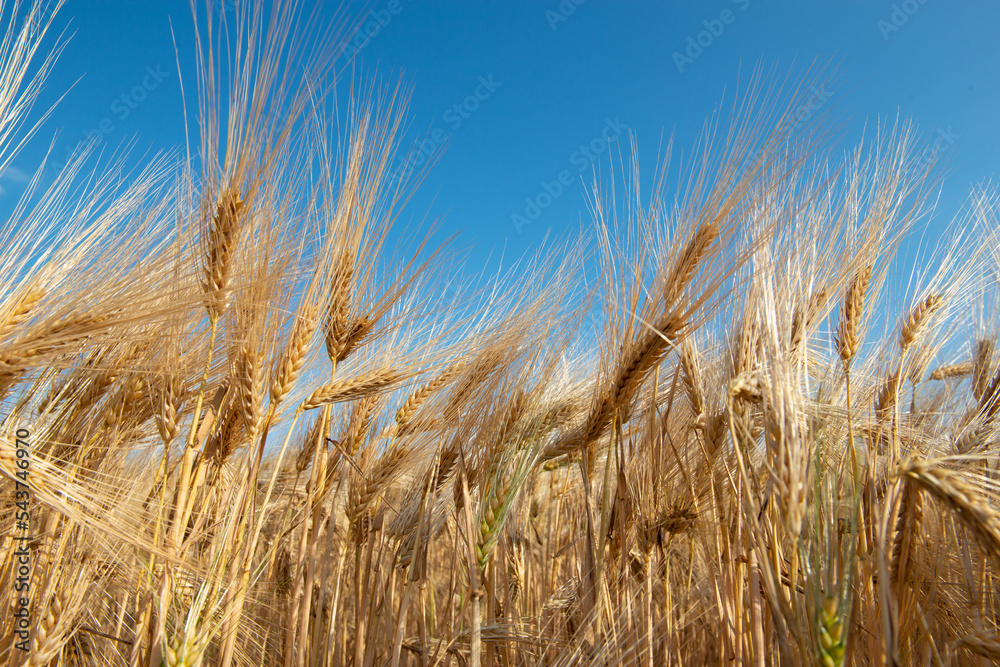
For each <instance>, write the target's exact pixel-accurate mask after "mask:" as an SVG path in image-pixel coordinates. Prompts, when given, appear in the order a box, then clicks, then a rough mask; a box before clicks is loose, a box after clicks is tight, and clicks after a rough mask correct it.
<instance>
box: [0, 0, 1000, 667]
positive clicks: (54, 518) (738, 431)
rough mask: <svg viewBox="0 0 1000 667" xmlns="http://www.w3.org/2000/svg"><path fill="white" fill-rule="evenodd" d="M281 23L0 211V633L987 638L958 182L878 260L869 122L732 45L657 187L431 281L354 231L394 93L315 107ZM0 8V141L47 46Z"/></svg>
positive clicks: (903, 137)
mask: <svg viewBox="0 0 1000 667" xmlns="http://www.w3.org/2000/svg"><path fill="white" fill-rule="evenodd" d="M5 4H6V3H5ZM42 4H44V3H42ZM29 12H30V14H29ZM297 16H298V14H297V13H296V9H295V6H294V5H286V4H283V3H278V4H277V9H276V10H275V12H274V13H273V14H272V15H270V16H264V15H263V14H262V12H261V10H260V9H259V6H258V8H257V9H256V10H254V9H251V8H250V7H248V6H245V7H243V8H242V10H241V13H240V17H241V20H240V22H239V24H238V26H235V27H234V28H233V29H234V36H233V42H232V45H233V47H234V48H233V50H232V51H225V50H222V49H219V48H218V44H217V43H215V42H214V41H213V40H214V38H211V37H208V36H211V35H214V34H216V33H217V31H218V26H214V27H213V26H212V24H211V23H209V25H207V26H201V28H202V29H203V31H204V32H203V34H204V35H206V37H205V38H204V39H203V40H202V47H201V51H200V52H199V62H200V63H201V69H200V71H199V72H198V77H197V84H198V85H197V100H198V104H197V113H198V126H199V127H200V129H201V134H200V136H199V137H195V138H194V139H193V140H192V145H191V146H189V148H188V151H187V152H186V154H185V156H184V157H183V158H180V159H170V158H163V159H159V160H155V161H153V162H152V163H151V164H150V165H149V166H148V168H147V169H145V170H144V171H142V172H141V173H139V174H137V175H132V176H131V177H130V178H127V179H126V178H124V177H123V175H122V174H120V173H119V172H118V171H117V170H116V168H115V166H114V165H111V166H105V167H102V169H101V170H100V171H98V172H96V173H93V174H92V173H91V172H90V171H85V170H86V169H91V167H88V166H87V165H89V164H90V163H89V162H88V156H87V154H86V152H83V153H81V154H79V155H78V156H77V157H76V159H75V160H74V161H72V162H71V163H70V165H69V166H68V167H67V168H66V169H65V170H64V171H63V172H62V175H61V176H60V178H59V179H58V180H57V181H56V182H55V183H54V184H53V185H52V186H51V187H49V188H47V189H44V190H42V189H41V188H38V189H37V190H36V191H35V192H34V194H33V197H32V198H26V199H25V202H26V203H25V204H24V205H23V206H20V207H18V209H17V211H15V213H14V214H13V216H12V217H11V218H10V219H9V220H8V221H7V223H6V224H5V225H4V227H3V230H2V238H0V269H2V270H0V398H2V410H3V417H4V421H3V425H2V433H0V473H2V475H0V503H2V508H3V511H2V513H0V609H2V610H3V611H2V613H0V617H2V618H3V628H2V631H3V634H2V636H0V660H2V661H4V664H10V665H15V664H31V665H44V664H66V665H160V664H165V665H170V666H174V665H197V664H207V665H215V664H219V665H225V666H228V665H283V666H285V667H292V666H295V667H303V666H305V665H357V666H359V667H360V666H362V665H364V666H365V667H367V666H370V665H384V664H389V665H401V664H409V665H505V666H510V665H535V664H545V665H569V664H601V665H606V664H607V665H610V664H629V665H662V664H715V663H721V662H729V661H736V662H739V663H741V664H742V663H746V664H776V663H779V662H780V663H782V664H819V665H825V666H835V665H843V664H953V663H954V664H988V663H989V661H991V660H997V659H1000V627H998V623H1000V598H998V595H997V592H998V587H997V579H996V577H997V575H998V571H997V566H998V565H1000V561H998V558H1000V473H998V465H1000V443H998V428H1000V419H998V413H1000V355H995V354H994V349H995V346H996V336H997V326H996V322H997V320H996V315H997V286H998V285H997V275H998V274H997V271H998V270H1000V254H998V252H997V250H996V249H997V247H998V240H1000V238H998V232H1000V226H998V221H997V218H996V212H997V210H998V209H997V201H996V199H995V198H994V196H993V195H992V194H991V193H990V192H979V193H976V194H975V195H974V196H973V197H972V199H970V204H969V206H968V207H967V209H966V210H965V211H964V212H963V214H962V217H961V218H960V219H958V220H956V221H955V224H954V225H953V233H951V235H950V236H948V238H947V241H946V242H945V243H942V244H941V245H940V246H939V247H938V248H936V249H931V250H930V251H929V252H927V253H925V254H924V255H923V256H922V257H921V258H920V259H919V261H918V263H917V264H915V265H910V266H902V267H901V266H900V265H899V263H898V262H896V261H895V254H896V251H897V250H898V249H899V247H900V243H901V241H902V240H903V239H904V238H905V237H906V234H907V232H908V231H909V230H910V229H911V228H912V227H913V226H914V225H915V224H918V223H919V222H920V221H921V220H922V219H923V217H924V216H926V215H927V213H928V211H929V210H930V204H931V202H932V197H930V195H932V194H933V187H934V185H935V182H934V178H936V176H935V174H936V172H934V171H933V170H932V169H930V168H928V166H927V165H926V162H925V161H923V162H917V161H915V157H914V156H917V155H919V154H920V152H921V149H922V148H923V147H922V146H919V145H916V143H915V141H914V140H913V132H912V130H911V128H910V127H909V126H908V125H907V124H905V123H902V122H900V123H898V124H897V125H896V126H895V127H890V128H880V129H878V130H877V131H874V132H872V133H871V136H867V137H864V138H863V139H862V138H857V139H858V145H857V148H856V149H855V150H853V151H851V152H849V153H847V154H845V155H841V154H839V153H834V152H833V151H828V150H826V149H825V148H824V146H825V145H826V143H825V139H824V138H825V137H826V136H827V135H826V134H825V132H826V128H825V127H824V126H823V125H822V123H821V120H820V121H817V123H814V124H810V125H809V126H808V127H801V125H802V124H801V123H800V122H798V123H797V122H795V121H796V119H795V118H794V117H793V116H792V115H791V114H790V112H789V110H791V109H794V108H796V106H797V105H798V104H801V99H800V98H801V95H800V90H803V89H804V88H797V87H796V86H795V85H789V84H787V83H786V85H784V86H775V85H772V84H770V83H769V82H768V80H767V79H766V78H762V77H758V78H757V79H755V81H754V82H753V83H751V84H750V85H749V86H747V88H746V90H745V91H743V92H742V93H741V96H740V98H739V99H738V101H737V104H735V105H734V106H733V109H732V113H731V117H728V118H725V119H722V120H721V121H718V122H715V123H713V124H710V125H709V126H708V128H707V129H706V132H705V136H704V140H703V141H702V142H701V143H700V144H699V145H698V146H696V147H695V150H694V152H693V153H692V154H691V155H692V156H693V157H688V158H687V159H686V160H685V161H683V163H679V164H675V165H672V167H673V168H672V170H671V169H668V168H667V167H666V166H665V167H664V172H663V173H664V174H667V173H669V174H671V175H672V176H671V179H672V178H674V176H677V183H676V185H668V181H669V180H671V179H668V178H666V177H665V176H661V177H660V178H658V179H657V181H656V183H655V185H654V187H653V188H652V190H651V191H650V190H648V189H647V190H643V189H641V188H640V187H639V181H638V177H637V176H636V177H634V178H631V179H626V182H624V183H621V184H620V185H619V187H620V190H619V191H618V192H617V193H616V192H608V193H601V192H595V193H594V197H593V200H592V202H591V204H592V205H591V211H592V213H593V217H594V225H593V230H594V231H593V233H591V234H590V235H589V236H587V237H586V238H584V239H582V240H578V241H577V240H574V241H572V242H566V243H562V244H555V245H553V246H551V247H547V248H545V250H544V252H542V253H540V254H539V255H538V257H537V258H536V259H530V258H529V259H525V260H523V261H522V262H520V263H519V264H518V265H517V267H516V270H515V271H514V272H512V274H511V275H510V276H509V277H506V278H504V277H500V278H497V279H494V280H492V281H488V280H486V281H484V283H483V284H484V285H485V287H484V288H483V289H482V290H480V291H479V292H478V293H476V294H473V295H472V296H471V297H467V298H465V299H463V300H462V301H458V300H455V299H452V300H450V301H441V300H440V299H438V298H434V295H436V294H439V293H440V290H439V289H436V288H437V287H439V285H440V283H441V282H442V281H443V280H445V279H446V276H445V275H444V272H443V269H442V267H443V266H444V265H445V264H444V263H443V262H442V261H440V260H441V259H442V258H443V257H445V255H443V254H442V252H444V253H447V252H448V250H447V249H446V248H445V249H434V248H427V247H426V246H425V245H424V244H421V243H419V242H418V243H415V244H412V246H411V247H409V248H390V246H389V244H388V243H387V239H388V238H389V237H388V235H387V230H388V229H389V227H390V225H391V223H392V222H393V221H394V219H395V218H396V215H397V213H398V211H399V208H400V206H401V204H402V203H403V202H405V200H406V197H407V193H408V192H410V188H411V187H412V185H413V184H412V183H406V182H402V183H401V182H399V181H398V180H396V179H395V177H394V175H393V174H392V173H390V171H389V168H388V167H389V165H390V164H391V163H392V159H393V156H394V154H395V150H396V144H397V140H398V136H399V131H400V121H401V113H402V108H403V106H404V105H403V103H404V102H405V94H404V92H403V91H402V89H400V88H396V89H393V88H382V87H377V86H370V87H365V86H363V85H359V86H358V88H357V89H356V90H355V91H354V93H353V94H352V96H351V102H350V104H349V109H347V110H346V111H343V110H342V112H341V114H340V115H339V116H337V119H338V120H337V122H336V123H334V122H331V120H332V119H331V115H330V113H329V107H330V105H329V104H326V101H328V97H329V95H330V90H331V86H332V81H330V80H329V76H330V75H328V74H326V73H327V72H328V71H329V67H328V65H329V63H330V59H329V56H330V53H329V52H326V51H322V50H320V51H314V52H304V51H303V49H302V48H301V47H300V46H297V45H298V44H299V43H298V41H297V39H298V37H299V36H300V33H299V27H298V26H299V24H298V23H297V22H296V17H297ZM3 17H4V19H5V20H7V22H8V23H7V27H6V37H5V41H4V42H3V45H2V48H0V73H2V76H0V165H7V164H9V162H10V160H11V158H12V156H13V155H14V154H15V152H16V149H17V147H18V146H19V145H20V143H21V142H22V141H23V140H26V139H27V138H29V137H30V136H31V134H32V133H33V132H34V128H37V125H36V124H35V120H36V116H37V115H38V114H37V113H36V112H32V109H31V103H32V101H33V100H34V99H35V97H36V96H37V94H38V90H39V87H40V86H41V82H42V81H43V80H44V76H45V74H46V72H47V71H48V70H49V69H50V67H51V66H52V65H53V62H54V58H55V57H56V56H57V55H58V52H59V44H60V42H59V41H58V40H56V39H53V37H52V36H51V35H46V34H45V32H46V26H47V20H48V14H45V15H43V14H42V10H41V9H40V7H39V6H38V5H35V6H34V7H31V8H27V7H18V6H15V7H14V11H13V12H12V13H11V14H8V13H3ZM209 20H211V19H209ZM213 31H214V32H213ZM213 44H215V47H213ZM46 54H49V55H47V56H46ZM220 72H230V73H231V74H232V76H230V77H229V78H228V79H226V81H229V82H231V84H232V85H231V86H229V85H227V86H223V85H221V84H220V79H219V73H220ZM302 72H305V74H304V75H303V74H302ZM189 90H190V88H189ZM324 109H327V111H324ZM32 113H36V115H35V116H33V115H31V114H32ZM0 170H2V169H0ZM625 173H630V172H629V171H628V170H627V169H626V170H625ZM81 182H82V183H83V185H82V186H81V185H79V184H80V183H81ZM622 192H624V193H625V194H624V195H623V194H622ZM591 267H596V271H591ZM18 429H27V430H28V431H29V432H30V443H31V460H30V477H29V478H28V479H29V482H28V483H29V486H30V489H31V501H30V513H31V530H30V533H31V536H32V540H31V542H30V544H29V545H28V546H29V548H30V552H31V557H30V597H29V600H28V608H29V609H30V612H31V629H30V651H29V652H27V653H25V652H23V651H20V650H18V649H17V648H16V646H15V643H16V641H17V638H16V636H15V635H14V634H12V633H11V632H9V631H8V630H9V628H10V627H12V623H13V621H12V618H13V617H12V614H13V612H14V610H15V609H16V608H17V607H18V597H19V596H20V595H21V594H20V593H15V586H14V582H15V580H16V573H17V568H18V565H19V561H18V559H17V557H16V550H17V548H18V547H19V546H20V544H21V542H19V541H18V539H17V535H19V534H20V533H19V530H18V528H17V526H16V524H15V521H14V516H15V510H16V509H17V502H18V500H19V498H20V496H17V495H16V491H15V482H16V481H17V480H18V479H19V478H18V476H17V473H18V471H19V470H20V468H19V467H18V465H17V461H18V458H17V453H16V440H17V437H16V434H17V432H18ZM20 479H24V478H23V477H21V478H20Z"/></svg>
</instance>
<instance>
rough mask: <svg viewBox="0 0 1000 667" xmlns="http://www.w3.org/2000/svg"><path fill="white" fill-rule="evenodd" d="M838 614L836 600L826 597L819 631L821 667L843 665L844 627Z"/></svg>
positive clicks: (840, 666) (839, 666)
mask: <svg viewBox="0 0 1000 667" xmlns="http://www.w3.org/2000/svg"><path fill="white" fill-rule="evenodd" d="M838 612H839V610H838V605H837V598H836V597H834V596H832V595H830V596H828V597H827V598H826V600H825V601H824V602H823V616H822V624H821V625H820V629H819V655H820V662H821V664H822V665H823V667H842V666H843V664H844V627H843V625H841V623H840V614H839V613H838Z"/></svg>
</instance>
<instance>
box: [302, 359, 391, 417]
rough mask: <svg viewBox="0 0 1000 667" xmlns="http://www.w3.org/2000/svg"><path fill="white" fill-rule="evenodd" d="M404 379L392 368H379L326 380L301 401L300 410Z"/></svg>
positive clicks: (342, 400) (348, 399)
mask: <svg viewBox="0 0 1000 667" xmlns="http://www.w3.org/2000/svg"><path fill="white" fill-rule="evenodd" d="M403 379H404V376H403V375H402V374H401V373H399V372H397V371H395V370H392V369H387V368H383V369H379V370H375V371H370V372H368V373H362V374H360V375H358V376H356V377H354V378H351V379H349V380H338V381H335V382H328V383H327V384H325V385H323V386H321V387H319V388H318V389H316V390H315V391H313V393H311V394H310V395H309V396H308V397H307V398H306V400H305V401H303V402H302V406H301V409H302V410H312V409H314V408H318V407H322V406H324V405H331V404H333V403H342V402H344V401H350V400H353V399H355V398H361V397H362V396H367V395H368V394H371V393H375V392H380V391H383V390H385V389H387V388H390V387H392V386H394V385H396V384H398V383H399V382H401V381H402V380H403Z"/></svg>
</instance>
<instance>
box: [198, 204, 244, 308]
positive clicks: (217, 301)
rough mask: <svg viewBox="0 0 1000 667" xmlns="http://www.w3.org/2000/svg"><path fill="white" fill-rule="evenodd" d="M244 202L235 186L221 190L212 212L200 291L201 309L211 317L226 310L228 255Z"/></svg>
mask: <svg viewBox="0 0 1000 667" xmlns="http://www.w3.org/2000/svg"><path fill="white" fill-rule="evenodd" d="M243 209H244V203H243V200H242V199H241V198H240V194H239V192H238V191H237V189H236V187H235V186H229V187H227V188H225V189H224V190H223V191H222V193H221V194H220V195H219V200H218V203H217V204H216V206H215V212H214V214H213V216H212V219H211V222H210V224H209V227H208V232H207V235H206V238H205V240H204V244H205V254H206V258H205V269H204V271H205V275H204V278H203V279H202V291H203V292H204V293H205V306H206V308H208V311H209V313H210V314H211V315H212V316H213V317H218V316H219V315H220V314H221V313H222V312H223V311H225V310H226V308H227V306H228V304H229V302H228V296H227V295H226V290H227V289H228V287H229V280H230V271H231V269H232V255H233V251H234V249H235V247H236V244H237V243H238V242H239V237H240V234H241V232H242V230H243V228H244V226H245V225H244V223H243V219H242V218H243V216H244V213H243Z"/></svg>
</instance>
